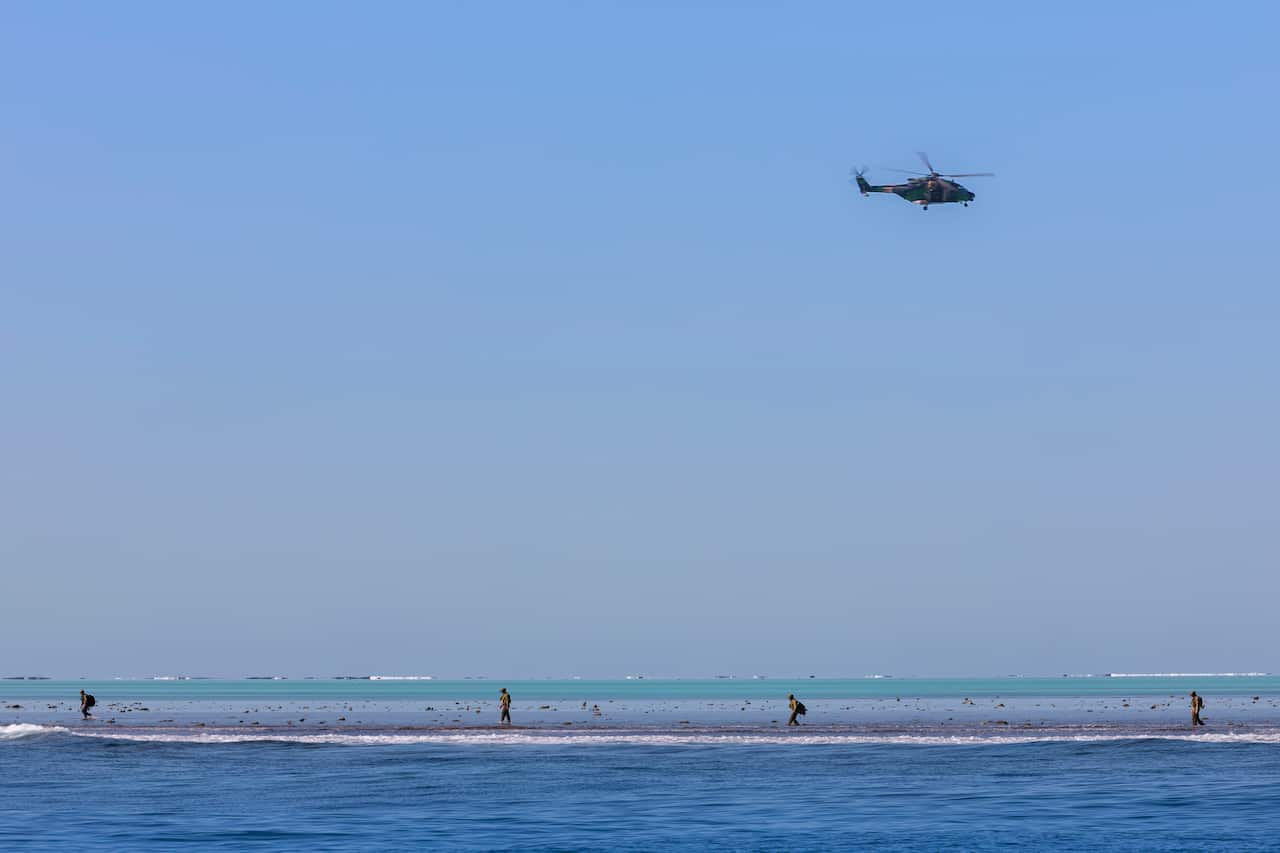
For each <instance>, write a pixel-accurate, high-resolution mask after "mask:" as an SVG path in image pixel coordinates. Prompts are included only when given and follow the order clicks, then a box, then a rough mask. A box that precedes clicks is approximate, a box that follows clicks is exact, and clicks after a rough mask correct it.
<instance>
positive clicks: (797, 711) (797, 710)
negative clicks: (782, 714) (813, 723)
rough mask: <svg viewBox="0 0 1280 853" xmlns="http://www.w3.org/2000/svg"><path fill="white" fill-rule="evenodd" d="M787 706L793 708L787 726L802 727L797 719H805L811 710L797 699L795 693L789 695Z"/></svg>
mask: <svg viewBox="0 0 1280 853" xmlns="http://www.w3.org/2000/svg"><path fill="white" fill-rule="evenodd" d="M787 705H788V706H789V707H790V708H791V718H790V719H789V720H787V725H788V726H798V725H800V721H799V720H797V719H796V717H803V716H804V715H805V714H806V713H808V711H809V709H808V708H806V707H805V706H804V703H803V702H801V701H800V700H799V699H797V698H796V694H794V693H788V694H787Z"/></svg>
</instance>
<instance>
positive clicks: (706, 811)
mask: <svg viewBox="0 0 1280 853" xmlns="http://www.w3.org/2000/svg"><path fill="white" fill-rule="evenodd" d="M499 687H506V688H507V689H509V690H510V691H511V694H512V696H513V697H514V701H513V703H512V717H513V722H514V725H512V726H510V727H499V726H498V725H497V719H498V710H497V694H498V688H499ZM82 688H83V689H85V690H87V691H88V692H90V693H93V694H94V695H95V696H96V697H97V699H98V705H97V707H96V708H94V712H93V717H92V718H91V719H89V720H82V719H81V718H80V714H79V713H78V711H77V705H78V692H79V690H80V689H82ZM1192 689H1195V690H1197V691H1199V692H1200V693H1202V694H1203V695H1204V696H1205V697H1206V701H1207V706H1206V708H1205V712H1204V717H1205V720H1206V723H1207V725H1205V726H1202V727H1198V728H1197V729H1196V730H1194V731H1193V730H1192V728H1191V727H1190V725H1189V717H1190V713H1189V701H1188V699H1187V694H1188V692H1189V691H1190V690H1192ZM789 693H795V694H796V695H797V696H798V697H799V698H800V699H801V700H802V701H803V702H804V703H805V705H806V706H807V707H808V709H809V713H808V714H807V715H806V716H805V717H804V718H802V725H800V726H795V727H788V726H787V725H786V719H787V707H786V697H787V694H789ZM304 847H305V848H307V849H308V850H335V851H347V850H413V849H446V850H495V849H503V850H507V849H515V850H708V849H711V850H779V849H784V848H786V849H793V850H794V849H833V848H850V849H867V850H921V851H938V850H964V851H984V850H1010V849H1036V850H1059V849H1060V850H1081V849H1094V850H1143V851H1146V850H1269V849H1274V850H1280V678H1276V677H1272V676H1235V677H1224V676H1170V675H1156V676H1144V677H1118V676H1116V677H1096V678H995V679H901V678H866V679H811V678H804V679H751V678H746V679H744V678H737V679H732V678H718V679H705V680H700V679H686V680H662V679H641V678H634V679H629V680H617V681H586V680H576V679H575V680H541V681H519V682H497V681H491V680H484V679H470V680H462V681H438V680H429V681H428V680H369V679H363V678H362V679H287V680H273V679H245V680H163V681H160V680H113V681H48V680H4V681H0V848H3V849H6V850H57V849H67V850H71V849H76V850H85V849H90V850H138V849H156V850H167V849H175V848H191V849H215V850H216V849H224V850H253V849H291V848H304Z"/></svg>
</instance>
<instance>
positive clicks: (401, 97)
mask: <svg viewBox="0 0 1280 853" xmlns="http://www.w3.org/2000/svg"><path fill="white" fill-rule="evenodd" d="M689 5H690V4H684V3H679V4H674V3H672V4H666V3H647V4H626V5H615V4H606V3H590V4H586V3H584V4H578V3H574V4H563V5H562V4H554V3H546V2H540V3H521V4H515V3H513V4H510V5H497V4H488V5H486V4H453V3H421V4H419V3H405V4H392V3H380V4H373V5H369V4H336V3H328V4H325V3H271V4H259V3H253V4H250V3H232V4H213V5H205V6H202V7H201V6H195V5H192V4H179V5H174V4H167V3H153V4H146V3H128V4H110V5H103V4H63V3H34V2H33V3H10V4H6V5H5V6H4V8H3V10H2V11H0V106H2V107H3V108H2V109H0V188H2V192H3V204H0V390H2V392H3V401H4V402H3V416H2V417H0V453H2V468H3V470H2V471H0V570H2V573H3V581H2V584H3V587H2V589H0V670H3V671H4V673H3V674H11V673H15V672H16V673H27V672H34V673H47V674H55V675H67V676H75V675H82V674H83V675H117V674H119V675H131V674H132V675H147V674H152V673H157V672H187V673H197V674H199V673H205V674H223V675H242V674H248V673H258V672H287V673H319V674H332V673H340V672H415V673H418V672H420V673H434V674H436V675H441V676H448V675H463V674H469V673H486V674H490V675H495V676H508V677H516V676H524V675H570V674H580V675H584V676H591V675H603V676H607V675H618V674H624V673H629V672H646V673H653V674H659V673H667V674H683V675H697V674H710V673H717V672H732V673H742V674H749V673H754V672H762V673H770V674H792V673H803V674H807V673H810V672H814V673H820V674H828V675H836V674H851V675H858V674H863V673H870V672H888V673H896V674H907V673H920V674H942V675H945V674H993V673H1005V672H1025V673H1050V674H1052V673H1058V672H1066V671H1070V672H1082V671H1108V670H1112V671H1119V670H1129V671H1135V670H1136V671H1153V670H1154V671H1166V670H1222V669H1259V670H1280V652H1277V647H1276V644H1275V639H1276V633H1275V625H1276V601H1277V600H1280V572H1277V565H1276V559H1277V553H1278V549H1277V545H1278V542H1277V531H1280V510H1278V509H1277V507H1278V504H1277V501H1276V484H1277V482H1280V449H1278V446H1277V439H1276V437H1277V435H1280V397H1278V390H1277V389H1278V387H1280V386H1278V384H1277V365H1280V336H1278V335H1277V334H1276V324H1277V317H1280V295H1278V294H1277V276H1276V261H1275V246H1276V240H1277V237H1276V233H1277V217H1276V204H1275V199H1274V196H1275V178H1274V175H1273V169H1274V167H1275V159H1276V156H1277V151H1278V150H1280V110H1278V109H1277V108H1276V103H1277V92H1280V60H1277V56H1276V53H1275V48H1276V45H1275V41H1274V36H1275V33H1276V32H1277V30H1278V29H1280V12H1278V11H1277V7H1276V6H1274V5H1273V4H1268V3H1238V4H1235V3H1226V4H1218V5H1216V6H1213V7H1211V8H1210V7H1206V6H1204V5H1203V4H1190V3H1188V4H1178V3H1174V4H1154V3H1152V4H1121V3H1107V4H1080V3H1071V4H1059V5H1058V6H1056V7H1055V8H1053V9H1042V8H1041V5H1042V4H1026V3H1009V4H983V3H975V4H955V3H946V4H927V3H917V4H908V5H902V4H889V3H883V4H875V5H861V6H859V5H855V4H850V3H831V4H785V5H784V4H777V5H769V4H747V5H734V4H725V3H713V4H706V5H699V6H697V8H687V7H688V6H689ZM917 149H923V150H926V151H928V152H929V154H930V155H931V157H932V159H933V161H934V163H935V164H936V165H937V166H938V167H939V168H940V169H942V170H943V171H987V170H990V171H994V172H997V173H998V177H996V178H975V179H973V180H971V181H967V182H966V183H968V185H969V186H970V187H971V188H972V189H974V190H975V191H976V192H977V194H978V199H977V202H976V203H975V204H974V205H972V206H971V207H969V208H967V209H965V208H959V207H954V206H946V207H937V206H935V207H934V208H932V209H930V210H929V211H928V212H923V211H921V210H920V209H919V208H917V207H914V206H912V205H909V204H907V203H905V202H903V201H901V200H900V199H897V198H894V197H892V196H873V197H871V198H862V197H860V196H858V195H857V193H856V192H854V191H853V190H852V189H850V187H849V186H848V184H847V172H848V169H849V168H850V167H851V166H856V165H861V164H868V165H870V166H872V167H873V169H872V171H871V173H870V177H871V178H873V179H876V180H885V179H890V178H891V177H893V176H892V175H891V174H889V173H886V172H883V171H878V170H876V169H875V168H874V167H877V166H882V167H883V166H897V167H899V168H912V167H914V166H915V165H916V162H917V161H916V160H915V157H914V154H913V152H914V151H916V150H917Z"/></svg>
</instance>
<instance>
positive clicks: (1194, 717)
mask: <svg viewBox="0 0 1280 853" xmlns="http://www.w3.org/2000/svg"><path fill="white" fill-rule="evenodd" d="M1203 710H1204V697H1203V696H1197V695H1196V692H1195V691H1194V690H1192V691H1191V725H1193V726H1203V725H1204V720H1202V719H1200V712H1201V711H1203Z"/></svg>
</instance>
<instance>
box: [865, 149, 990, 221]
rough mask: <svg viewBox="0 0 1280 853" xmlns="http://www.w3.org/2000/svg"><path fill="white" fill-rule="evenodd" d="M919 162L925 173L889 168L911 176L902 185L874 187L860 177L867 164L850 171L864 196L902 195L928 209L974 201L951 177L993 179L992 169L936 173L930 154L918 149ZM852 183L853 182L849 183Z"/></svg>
mask: <svg viewBox="0 0 1280 853" xmlns="http://www.w3.org/2000/svg"><path fill="white" fill-rule="evenodd" d="M916 154H917V155H918V156H919V157H920V161H921V162H922V163H924V165H925V167H926V168H928V170H929V171H928V172H927V173H925V172H908V171H906V170H905V169H889V170H887V171H890V172H902V173H903V174H906V175H912V176H913V177H911V178H909V179H908V180H907V182H906V183H905V184H887V185H885V186H875V185H873V184H869V183H867V181H866V179H865V178H863V177H862V176H863V174H865V173H866V171H867V167H866V166H863V167H862V168H861V169H857V170H854V171H853V172H852V175H853V178H854V181H853V182H856V183H857V185H858V191H859V192H860V193H862V194H863V195H867V194H868V193H893V194H895V195H899V196H902V197H903V198H904V199H906V200H907V201H909V202H911V203H912V204H918V205H920V208H921V209H922V210H928V209H929V205H931V204H951V203H953V202H959V203H960V204H962V205H964V206H965V207H968V206H969V202H971V201H973V200H974V199H975V198H976V197H977V196H975V195H974V194H973V192H972V191H971V190H968V189H966V188H964V187H962V186H961V185H960V184H958V183H956V182H955V181H953V180H951V178H993V177H995V173H994V172H961V173H959V174H955V175H943V174H939V172H938V170H937V169H935V168H933V164H932V163H930V162H929V156H928V155H927V154H925V153H924V152H923V151H917V152H916ZM851 183H852V182H851Z"/></svg>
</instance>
